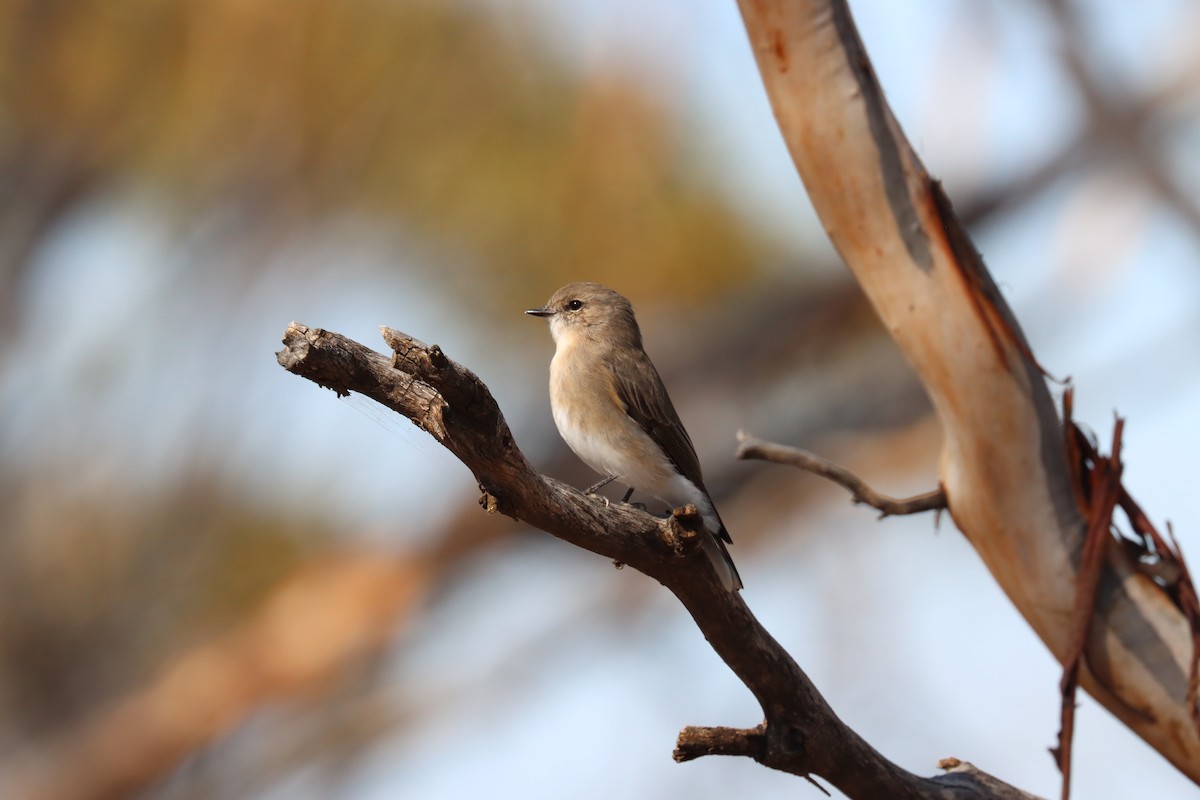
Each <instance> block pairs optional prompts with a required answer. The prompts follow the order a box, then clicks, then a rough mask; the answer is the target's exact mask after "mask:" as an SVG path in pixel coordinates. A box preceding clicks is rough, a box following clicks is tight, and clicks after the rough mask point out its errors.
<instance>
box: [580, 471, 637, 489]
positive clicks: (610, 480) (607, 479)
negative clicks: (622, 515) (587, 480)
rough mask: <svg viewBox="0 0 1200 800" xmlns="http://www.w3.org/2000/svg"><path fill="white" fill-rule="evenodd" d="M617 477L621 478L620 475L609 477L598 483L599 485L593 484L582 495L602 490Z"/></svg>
mask: <svg viewBox="0 0 1200 800" xmlns="http://www.w3.org/2000/svg"><path fill="white" fill-rule="evenodd" d="M619 477H621V476H620V475H609V476H608V477H607V478H605V479H604V480H602V481H600V482H599V483H594V484H592V485H591V486H589V487H588V488H587V489H585V490H584V492H583V493H584V494H595V493H596V490H597V489H603V488H604V487H605V486H608V485H609V484H610V483H612V482H613V481H615V480H616V479H617V478H619ZM630 491H633V490H632V489H630Z"/></svg>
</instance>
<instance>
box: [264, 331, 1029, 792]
mask: <svg viewBox="0 0 1200 800" xmlns="http://www.w3.org/2000/svg"><path fill="white" fill-rule="evenodd" d="M383 334H384V338H385V340H386V341H387V342H388V344H389V345H390V346H391V347H392V348H393V351H394V352H393V354H392V357H391V358H390V359H389V358H388V357H386V356H383V355H381V354H379V353H375V352H373V351H371V350H370V349H369V348H366V347H364V346H363V345H361V344H358V343H357V342H353V341H351V340H349V339H346V338H345V337H343V336H340V335H338V334H336V333H331V332H329V331H324V330H321V329H318V328H309V327H307V326H304V325H300V324H299V323H292V324H291V325H290V326H288V329H287V331H286V332H285V334H284V345H285V346H284V349H283V350H282V351H280V352H279V353H278V354H277V359H278V361H279V363H280V365H281V366H283V367H284V368H286V369H287V370H289V371H290V372H292V373H294V374H296V375H300V376H302V377H305V378H308V379H310V380H313V381H314V382H316V383H318V384H320V385H322V386H325V387H327V388H330V389H333V390H334V391H335V392H337V393H338V394H345V393H347V392H351V391H353V392H357V393H359V394H362V395H364V396H366V397H370V398H372V399H375V400H377V401H378V402H380V403H382V404H384V405H386V406H387V407H389V408H391V409H393V410H394V411H396V412H398V413H400V414H403V415H404V416H406V417H408V418H409V419H410V420H412V421H413V422H414V423H416V424H417V425H419V426H420V427H421V428H422V429H424V430H426V431H428V432H429V434H430V435H431V436H433V437H434V439H435V440H437V441H438V442H439V443H441V444H442V445H443V446H444V447H446V448H447V449H448V450H450V452H452V453H453V454H454V455H455V456H457V457H458V458H459V460H460V461H462V462H463V464H464V465H466V466H467V467H468V468H469V469H470V470H471V471H472V472H473V473H474V475H475V479H476V481H477V482H478V483H479V485H480V486H481V487H482V488H483V489H484V492H485V500H486V505H485V507H486V508H487V509H488V510H489V511H490V510H493V509H494V510H499V511H501V512H503V513H505V514H508V515H509V516H512V517H514V518H517V519H520V520H524V521H525V522H528V523H530V524H532V525H534V526H536V527H538V528H541V529H542V530H545V531H547V532H548V533H551V534H553V535H554V536H557V537H558V538H560V539H563V540H564V541H567V542H570V543H572V544H575V545H578V546H579V547H582V548H584V549H586V550H590V551H592V552H594V553H598V554H600V555H603V556H605V557H607V558H610V559H613V560H615V561H619V562H621V563H623V564H627V565H629V566H630V567H632V568H633V569H636V570H638V571H640V572H643V573H645V574H647V575H649V576H650V577H652V578H654V579H655V580H657V581H659V582H660V583H662V584H663V585H664V586H665V587H667V589H669V590H670V591H671V592H672V593H673V594H674V595H675V596H676V597H677V598H678V599H679V601H680V602H681V603H682V604H683V606H684V607H685V608H686V609H687V611H688V613H690V614H691V615H692V618H693V619H694V620H695V622H696V625H697V627H699V629H700V631H701V633H703V635H704V637H705V638H706V639H707V640H708V642H709V644H710V645H711V646H712V648H713V649H714V650H715V651H716V653H717V655H719V656H720V657H721V659H722V660H723V661H724V662H725V663H726V664H727V665H728V666H729V668H730V669H731V670H732V671H733V672H734V674H735V675H737V677H738V678H739V679H740V680H741V681H742V682H743V683H744V684H745V685H746V687H747V688H749V689H750V691H751V693H752V694H753V695H754V697H755V699H756V700H757V701H758V704H759V706H760V709H761V716H759V714H756V716H759V718H760V719H763V718H765V722H764V723H763V726H762V731H763V733H764V736H765V747H764V748H763V749H762V751H761V752H759V751H757V750H756V751H755V752H753V753H749V752H748V753H747V755H748V756H749V757H751V758H754V759H755V760H756V761H757V762H758V763H760V764H763V765H764V766H768V767H771V768H773V769H778V770H781V771H784V772H788V773H791V774H793V775H798V776H802V777H808V776H809V775H818V776H820V777H823V778H825V779H826V780H828V781H829V782H830V783H832V784H833V785H834V786H837V787H838V788H839V789H840V790H841V791H842V792H844V793H845V794H846V795H847V796H849V797H852V798H874V797H888V798H897V799H898V800H918V799H921V800H923V799H925V798H928V799H929V800H934V798H936V799H937V800H1000V799H1001V798H1010V797H1022V798H1027V797H1028V795H1025V794H1023V793H1020V792H1019V791H1018V790H1016V789H1013V788H1012V787H1010V786H1008V785H1007V784H1004V783H1003V782H1002V781H999V780H998V779H995V778H991V777H990V776H988V778H989V780H987V781H984V780H982V778H979V777H976V778H974V779H971V780H964V779H963V776H961V775H955V776H951V775H949V774H946V775H937V776H934V777H931V778H922V777H918V776H916V775H913V774H912V773H909V772H908V771H906V770H904V769H902V768H901V767H899V766H897V765H896V764H894V763H892V762H891V761H889V760H888V759H886V758H885V757H884V756H883V755H881V754H880V753H879V752H878V751H876V750H875V749H874V748H873V747H871V745H870V744H868V743H867V742H866V741H864V740H863V739H862V737H860V736H859V735H858V734H857V733H855V732H854V731H853V730H852V729H851V728H849V727H847V726H846V724H845V723H844V722H842V721H841V720H840V719H839V718H838V717H837V715H836V714H835V713H834V712H833V709H831V708H830V707H829V704H828V703H827V702H826V701H825V699H824V698H823V697H822V696H821V694H820V692H818V691H817V689H816V687H815V686H814V685H813V684H812V681H811V680H809V678H808V676H807V675H806V674H805V673H804V671H803V670H802V669H801V668H800V666H799V665H798V664H797V663H796V662H795V660H794V659H792V657H791V656H790V655H789V654H788V653H787V652H786V651H785V650H784V649H783V648H782V647H781V646H780V645H779V643H778V642H776V641H775V639H774V638H772V637H771V635H770V633H768V632H767V631H766V629H765V628H763V626H762V624H761V623H760V622H759V621H758V619H757V618H755V616H754V615H753V614H752V613H751V612H750V609H749V608H748V607H747V605H746V603H745V600H744V598H743V596H742V595H741V594H740V593H737V592H730V591H728V590H726V589H725V587H724V585H723V584H722V583H721V580H720V578H719V577H718V576H717V575H716V573H715V571H714V570H713V569H712V567H711V566H710V564H709V562H708V559H707V558H706V557H705V556H704V554H703V553H702V552H700V548H699V547H696V546H694V545H695V542H696V538H697V537H695V536H694V535H692V534H691V533H690V532H689V531H688V529H687V517H688V513H687V510H686V509H684V510H679V509H677V510H676V511H675V513H674V514H673V515H672V516H670V517H668V518H666V519H658V518H656V517H653V516H651V515H649V514H647V513H645V512H643V511H640V510H638V509H637V508H634V507H633V506H628V505H625V504H622V503H604V502H599V501H598V500H597V499H596V498H594V497H586V496H584V495H583V494H581V493H580V492H579V491H577V490H575V489H573V488H571V487H570V486H567V485H565V484H562V483H560V482H559V481H556V480H554V479H552V478H547V477H545V476H543V475H539V474H538V473H537V472H535V471H534V470H533V468H532V466H530V464H529V462H528V461H527V460H526V459H525V456H524V455H523V454H522V453H521V451H520V449H519V448H518V447H517V445H516V443H515V442H514V441H513V437H512V433H511V431H510V430H509V428H508V424H507V423H506V422H505V420H504V417H503V415H502V414H501V412H500V409H499V406H498V405H497V404H496V401H495V399H494V398H493V397H492V395H491V393H490V392H489V391H488V389H487V387H486V386H484V384H483V383H482V381H480V380H479V378H477V377H476V376H475V375H474V374H473V373H471V372H470V371H469V370H467V369H465V368H464V367H462V366H461V365H460V364H457V363H455V362H454V361H452V360H451V359H449V358H447V357H446V355H445V354H444V353H443V352H442V351H441V350H440V349H439V348H438V347H437V346H436V345H433V346H430V345H426V344H423V343H421V342H419V341H417V340H416V339H414V338H412V337H410V336H408V335H406V334H403V333H400V332H398V331H394V330H391V329H387V328H385V329H383ZM693 513H694V512H693ZM622 579H624V577H623V576H622ZM680 669H683V667H682V666H681V667H680ZM685 671H686V670H685Z"/></svg>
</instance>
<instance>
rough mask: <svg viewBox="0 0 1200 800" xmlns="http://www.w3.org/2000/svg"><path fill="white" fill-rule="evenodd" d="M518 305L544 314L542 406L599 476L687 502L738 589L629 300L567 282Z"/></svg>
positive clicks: (694, 461) (722, 534)
mask: <svg viewBox="0 0 1200 800" xmlns="http://www.w3.org/2000/svg"><path fill="white" fill-rule="evenodd" d="M525 313H527V314H532V315H534V316H538V317H545V318H547V319H548V320H549V322H550V332H551V334H552V335H553V336H554V342H555V345H556V349H555V353H554V359H553V360H552V361H551V362H550V406H551V408H552V410H553V412H554V422H555V424H556V425H557V426H558V431H559V433H560V434H562V437H563V439H564V440H565V441H566V443H567V445H568V446H569V447H570V448H571V449H572V450H573V451H574V452H575V454H576V455H578V456H579V457H580V458H581V459H583V461H584V463H586V464H587V465H588V466H589V467H591V468H592V469H594V470H595V471H596V472H599V473H600V474H601V475H604V476H606V477H608V478H612V479H615V480H619V481H620V482H621V483H623V484H624V485H626V486H628V487H630V488H631V489H637V490H638V491H642V492H645V493H647V494H649V495H651V496H652V497H656V498H658V499H659V500H662V501H663V502H664V503H667V504H668V505H670V506H671V507H672V508H675V507H678V506H682V505H686V504H688V503H691V504H692V505H694V506H696V509H697V510H698V511H699V512H700V516H701V519H703V520H704V525H705V528H706V529H707V531H708V532H709V533H710V534H711V536H708V537H706V538H705V542H704V545H703V546H704V549H705V551H706V552H707V553H708V555H709V559H710V561H712V563H713V566H714V568H715V569H716V570H717V574H718V575H719V576H720V577H721V580H722V582H723V583H724V584H725V586H726V587H727V588H729V590H730V591H736V590H738V589H740V588H741V587H742V581H741V578H740V577H739V576H738V572H737V568H736V567H734V565H733V560H732V559H731V558H730V557H729V551H728V550H727V549H726V548H725V544H726V543H732V540H731V539H730V537H729V532H728V531H726V530H725V524H724V523H723V522H722V521H721V517H720V515H718V514H717V509H716V507H715V506H714V505H713V502H712V498H710V497H709V495H708V490H707V489H706V488H705V487H704V478H703V476H702V475H701V474H700V461H699V459H698V458H697V457H696V448H695V447H694V446H693V445H692V440H691V437H690V436H688V433H687V430H686V429H685V428H684V427H683V422H682V421H680V419H679V414H678V413H677V412H676V411H675V406H674V404H672V403H671V398H670V396H668V395H667V390H666V387H665V386H663V382H662V379H661V378H660V377H659V375H658V370H656V369H655V368H654V364H653V363H651V361H650V358H649V356H647V355H646V351H645V350H644V349H643V347H642V334H641V331H640V330H639V328H638V324H637V319H636V318H635V317H634V314H633V307H632V306H631V305H630V303H629V301H628V300H626V299H625V298H624V297H622V296H621V295H619V294H617V293H616V292H614V291H613V290H612V289H608V288H606V287H604V286H601V285H600V284H597V283H582V282H581V283H571V284H568V285H566V286H564V287H562V288H561V289H559V290H558V291H557V292H555V293H554V294H553V295H552V296H551V297H550V300H549V301H548V302H547V303H546V305H545V306H543V307H542V308H535V309H530V310H529V311H527V312H525Z"/></svg>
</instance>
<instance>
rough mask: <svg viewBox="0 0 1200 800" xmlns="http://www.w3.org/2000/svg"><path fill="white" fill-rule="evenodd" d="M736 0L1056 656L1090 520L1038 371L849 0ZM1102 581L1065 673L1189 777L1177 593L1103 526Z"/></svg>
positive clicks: (800, 153)
mask: <svg viewBox="0 0 1200 800" xmlns="http://www.w3.org/2000/svg"><path fill="white" fill-rule="evenodd" d="M739 5H740V8H741V12H742V18H743V20H744V22H745V24H746V29H747V31H748V33H749V37H750V42H751V47H752V49H753V51H754V55H755V58H756V59H757V61H758V66H759V71H760V73H761V74H762V78H763V83H764V85H765V87H766V90H767V95H768V97H769V99H770V101H771V105H772V108H773V110H774V112H775V117H776V120H777V122H778V123H779V127H780V130H781V132H782V134H783V138H784V140H785V142H786V143H787V146H788V149H789V151H790V153H791V155H792V159H793V161H794V162H795V164H796V168H797V171H798V172H799V173H800V176H801V178H802V179H803V181H804V183H805V186H806V187H807V188H808V192H809V195H810V197H811V199H812V201H813V206H814V208H815V209H816V211H817V214H818V215H819V216H820V218H821V221H822V223H823V224H824V226H825V229H826V231H827V232H828V233H829V236H830V239H831V240H832V242H833V244H834V246H835V248H836V249H837V250H838V252H839V254H840V255H841V256H842V259H843V260H844V261H845V262H846V265H847V266H848V267H849V268H850V270H851V272H853V274H854V276H855V278H856V279H857V280H858V282H859V285H860V286H861V287H862V288H863V291H864V292H865V293H866V295H867V297H868V299H869V300H870V301H871V304H872V305H873V306H874V308H875V310H876V312H877V313H878V315H879V317H880V319H881V320H882V322H883V324H884V326H885V327H886V328H887V330H888V331H889V332H890V334H891V335H892V338H893V339H894V340H895V341H896V343H897V344H898V345H899V346H900V348H901V350H902V351H903V353H904V354H905V356H906V357H907V359H908V360H909V362H910V363H911V364H912V366H913V368H914V369H915V371H916V372H917V375H918V377H919V378H920V380H921V382H922V384H923V385H924V387H925V390H926V392H927V394H928V395H929V398H930V401H931V402H932V404H933V406H934V409H935V410H936V412H937V414H938V417H939V419H940V420H941V423H942V426H943V432H944V447H943V452H942V459H941V468H940V473H941V474H940V485H941V486H942V488H943V491H944V492H945V496H946V500H947V504H948V508H949V511H950V514H951V516H952V517H953V519H954V521H955V524H956V525H957V526H958V528H959V529H960V530H961V531H962V532H963V533H964V534H965V535H966V537H967V539H968V540H969V541H970V542H971V544H972V545H973V546H974V548H975V550H976V551H977V552H978V553H979V555H980V557H981V558H982V559H983V561H984V563H985V564H986V566H987V568H988V569H989V571H990V572H991V573H992V575H993V576H994V577H995V579H996V581H997V582H998V583H999V584H1000V586H1001V588H1002V589H1003V590H1004V591H1005V593H1006V594H1007V595H1008V596H1009V598H1010V599H1011V600H1012V601H1013V603H1014V604H1015V605H1016V607H1017V609H1018V610H1019V611H1020V612H1021V614H1022V615H1023V616H1024V617H1025V619H1026V620H1027V621H1028V622H1029V624H1030V625H1031V626H1032V627H1033V629H1034V630H1035V631H1036V632H1037V634H1038V636H1039V637H1040V638H1041V639H1042V641H1043V642H1044V643H1045V644H1046V646H1047V647H1048V648H1049V649H1050V650H1051V652H1052V653H1053V654H1054V655H1055V657H1056V658H1057V659H1058V660H1059V661H1060V662H1065V661H1066V660H1067V659H1068V657H1069V651H1070V643H1071V640H1072V634H1073V625H1072V622H1073V620H1074V619H1075V617H1076V615H1075V614H1074V609H1075V605H1076V597H1077V596H1078V594H1079V592H1078V591H1077V584H1078V582H1079V574H1080V562H1081V554H1082V551H1083V548H1084V541H1085V533H1086V530H1087V527H1088V520H1087V517H1086V516H1085V511H1084V509H1083V508H1081V506H1080V503H1079V496H1078V488H1079V487H1078V483H1077V482H1076V477H1075V475H1074V473H1073V472H1072V469H1071V467H1070V466H1069V465H1068V463H1067V457H1066V454H1065V447H1064V438H1065V437H1064V433H1063V426H1062V424H1061V423H1060V420H1059V417H1058V414H1057V411H1056V409H1055V406H1054V402H1053V400H1052V398H1051V396H1050V392H1049V390H1048V389H1047V387H1046V384H1045V380H1044V376H1043V372H1042V369H1041V368H1040V366H1039V365H1038V364H1037V362H1036V360H1035V359H1034V358H1033V355H1032V353H1031V351H1030V348H1029V344H1028V343H1027V342H1026V340H1025V338H1024V336H1023V334H1022V332H1021V329H1020V326H1019V325H1018V324H1017V321H1016V319H1015V317H1014V316H1013V315H1012V312H1011V311H1010V310H1009V308H1008V306H1007V304H1006V303H1005V301H1004V299H1003V297H1002V296H1001V294H1000V292H999V290H998V289H997V287H996V285H995V283H994V282H993V280H992V278H991V276H990V275H989V274H988V272H987V270H986V268H985V267H984V265H983V262H982V259H981V258H980V257H979V254H978V253H977V252H976V251H975V249H974V246H973V245H972V243H971V241H970V239H969V237H968V236H967V234H966V232H965V231H964V229H963V227H962V225H961V224H960V223H959V221H958V219H957V217H956V215H955V213H954V210H953V208H952V207H951V205H950V201H949V199H948V198H947V197H946V195H945V193H944V192H943V191H942V189H941V186H940V185H939V184H938V183H937V182H936V181H934V180H933V179H931V177H930V176H929V174H928V173H927V172H926V170H925V168H924V166H923V165H922V164H921V162H920V159H919V158H918V157H917V155H916V153H915V152H914V151H913V149H912V147H911V145H910V144H909V143H908V141H907V139H906V138H905V137H904V134H903V132H902V131H901V129H900V126H899V124H898V123H897V121H896V119H895V118H894V116H893V115H892V113H891V110H890V109H889V108H888V105H887V101H886V100H885V98H884V96H883V92H882V90H881V88H880V86H879V82H878V80H877V79H876V77H875V75H874V72H873V71H872V67H871V63H870V60H869V58H868V57H867V54H866V51H865V49H864V48H863V44H862V41H861V40H860V38H859V36H858V32H857V30H856V29H855V26H854V22H853V20H852V19H851V16H850V11H849V9H848V7H847V4H846V3H845V2H844V1H843V0H740V2H739ZM1098 587H1099V588H1098V590H1097V593H1096V598H1095V608H1094V610H1093V611H1094V613H1093V616H1092V620H1091V624H1090V628H1089V631H1088V635H1087V639H1086V642H1087V644H1086V647H1085V648H1084V652H1083V657H1082V659H1080V665H1079V684H1080V685H1081V686H1083V687H1084V688H1085V689H1086V690H1087V691H1088V692H1089V693H1090V694H1091V695H1092V696H1093V697H1094V698H1096V699H1097V700H1098V701H1099V702H1100V703H1101V704H1102V705H1103V706H1104V707H1105V708H1107V709H1108V710H1109V711H1111V712H1112V713H1113V714H1115V715H1116V716H1117V717H1118V718H1119V719H1120V720H1121V721H1122V722H1123V723H1125V725H1127V726H1128V727H1129V728H1130V729H1131V730H1133V731H1134V732H1135V733H1137V734H1138V735H1139V736H1141V737H1142V738H1143V739H1144V740H1145V741H1146V742H1147V743H1149V744H1150V745H1151V746H1152V747H1154V748H1155V749H1156V750H1158V751H1159V752H1160V753H1161V754H1162V755H1163V756H1165V757H1166V758H1167V759H1168V760H1169V761H1170V762H1171V763H1172V764H1174V765H1175V766H1176V767H1177V768H1178V769H1179V770H1180V771H1182V772H1183V773H1184V774H1185V775H1187V776H1188V777H1189V778H1191V779H1192V780H1193V781H1197V782H1200V733H1198V731H1197V727H1196V725H1195V724H1193V712H1194V708H1193V703H1192V700H1193V698H1194V696H1195V692H1194V689H1193V687H1192V685H1191V683H1190V676H1192V675H1194V674H1195V672H1194V668H1193V665H1194V663H1195V650H1194V648H1193V628H1192V624H1191V623H1190V622H1189V618H1188V614H1186V613H1185V611H1184V610H1182V609H1184V608H1185V607H1184V606H1183V605H1182V604H1181V602H1180V599H1179V598H1180V597H1181V595H1182V594H1186V592H1182V591H1180V590H1179V587H1177V586H1166V585H1162V584H1161V583H1160V582H1159V581H1156V580H1155V579H1154V578H1152V577H1151V576H1150V575H1148V574H1147V573H1146V572H1145V571H1144V570H1142V569H1141V568H1140V567H1139V565H1138V558H1137V557H1136V556H1135V555H1131V554H1130V553H1129V552H1128V550H1127V548H1125V547H1124V546H1123V545H1122V544H1120V543H1119V542H1118V541H1117V540H1116V539H1114V538H1113V537H1108V539H1107V541H1106V544H1105V548H1104V563H1103V568H1102V572H1101V575H1100V577H1099V584H1098ZM1192 594H1193V595H1194V592H1192ZM1193 619H1194V617H1193Z"/></svg>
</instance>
